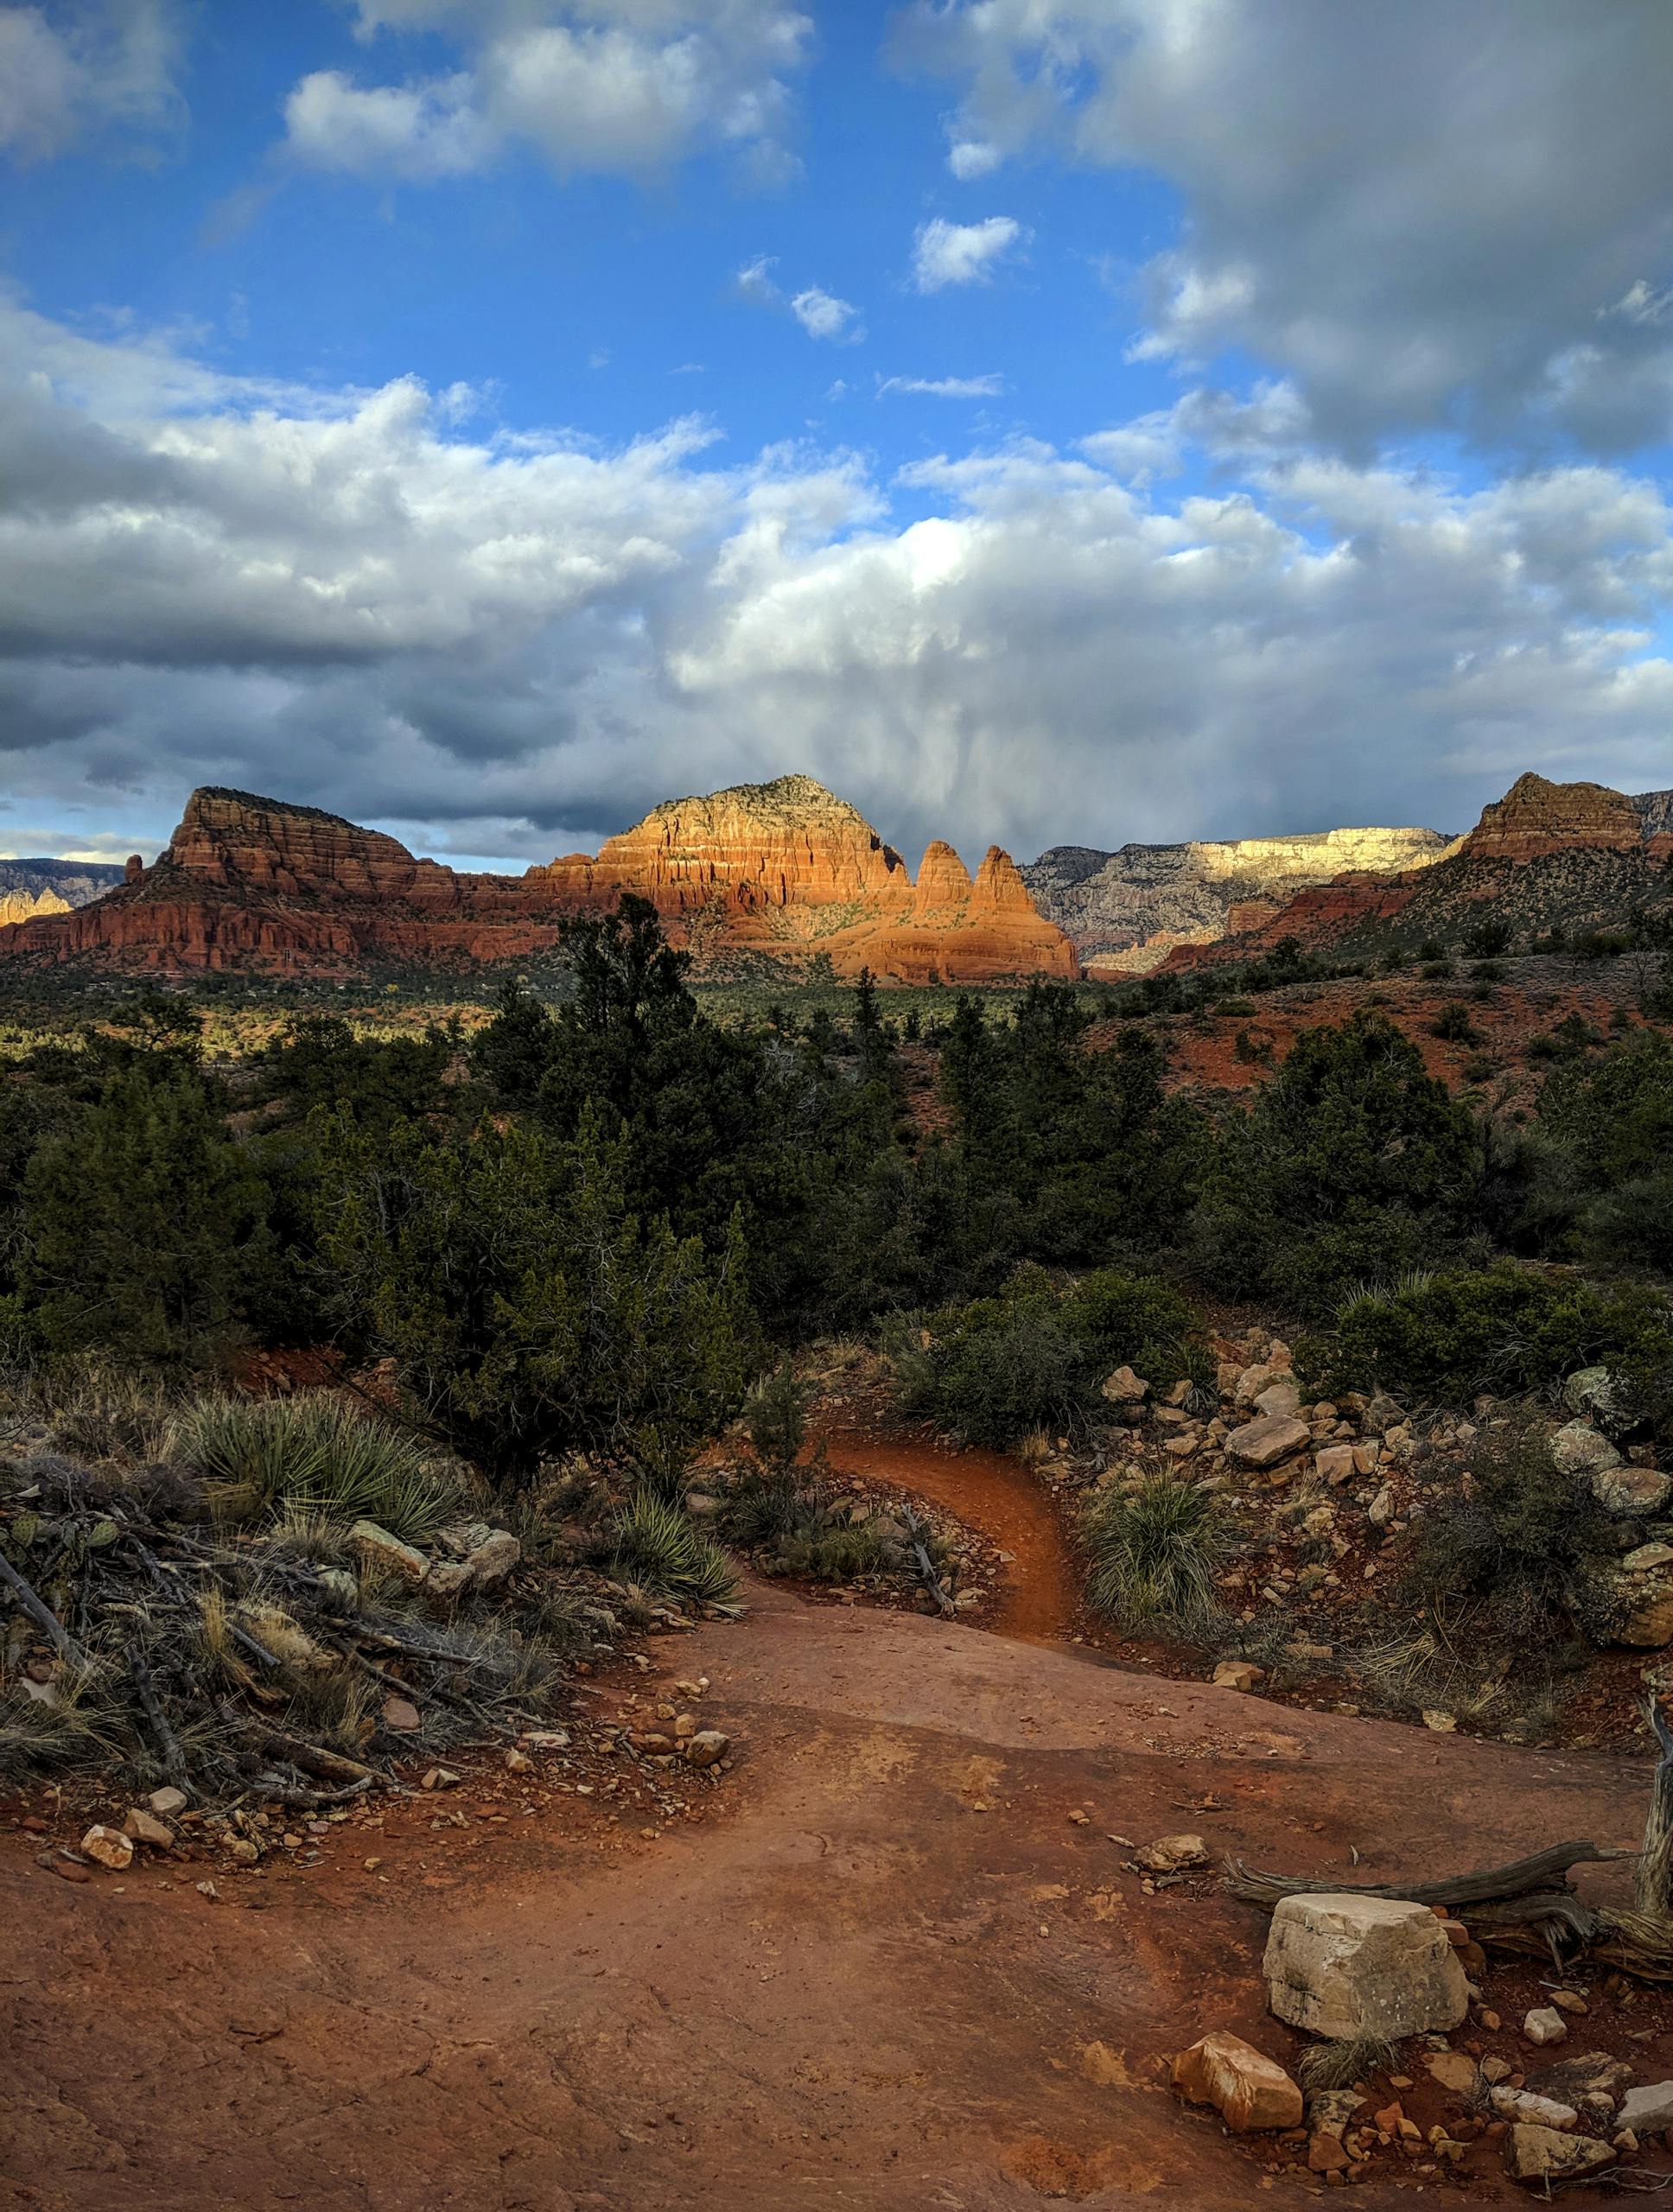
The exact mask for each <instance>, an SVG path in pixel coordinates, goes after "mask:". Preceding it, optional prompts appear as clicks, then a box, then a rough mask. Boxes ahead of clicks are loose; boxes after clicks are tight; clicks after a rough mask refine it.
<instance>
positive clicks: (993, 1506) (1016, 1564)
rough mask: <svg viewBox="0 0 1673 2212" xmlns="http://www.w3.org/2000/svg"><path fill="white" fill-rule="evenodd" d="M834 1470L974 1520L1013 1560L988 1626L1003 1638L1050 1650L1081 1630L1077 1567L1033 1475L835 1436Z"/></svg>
mask: <svg viewBox="0 0 1673 2212" xmlns="http://www.w3.org/2000/svg"><path fill="white" fill-rule="evenodd" d="M824 1446H825V1450H826V1452H827V1454H828V1456H829V1458H830V1464H831V1465H832V1466H833V1467H835V1468H837V1469H838V1470H840V1471H843V1472H844V1473H848V1474H856V1475H871V1476H875V1477H876V1478H877V1479H878V1480H879V1481H881V1482H886V1483H891V1484H894V1485H896V1486H897V1487H898V1488H900V1489H901V1490H904V1491H909V1492H910V1493H912V1494H913V1496H915V1497H921V1498H923V1499H925V1500H926V1502H927V1503H930V1504H932V1505H944V1506H945V1507H946V1509H947V1510H948V1511H949V1512H950V1513H954V1514H957V1516H958V1517H959V1518H960V1519H961V1520H964V1521H967V1522H970V1525H971V1526H972V1527H973V1528H976V1529H980V1530H982V1532H983V1534H984V1535H987V1536H989V1537H990V1538H991V1539H992V1541H994V1542H995V1543H996V1545H998V1546H999V1548H1001V1550H1002V1551H1007V1552H1009V1553H1010V1554H1012V1560H1013V1563H1012V1564H1011V1565H1010V1566H1009V1567H1008V1569H1007V1573H1006V1586H1005V1592H1004V1596H1003V1598H1002V1600H1001V1602H1000V1604H999V1605H998V1606H997V1608H996V1610H995V1611H994V1612H993V1613H992V1614H990V1615H989V1616H988V1617H987V1618H986V1620H985V1621H984V1623H983V1625H984V1626H987V1627H989V1628H991V1629H992V1630H995V1631H996V1633H998V1634H999V1635H1001V1636H1010V1637H1019V1638H1021V1640H1022V1641H1024V1642H1027V1643H1046V1642H1049V1641H1051V1640H1053V1638H1056V1637H1065V1636H1067V1635H1068V1634H1069V1633H1070V1631H1071V1630H1072V1627H1073V1625H1074V1618H1075V1605H1076V1599H1077V1595H1078V1592H1077V1585H1076V1580H1075V1570H1074V1563H1073V1561H1072V1559H1071V1558H1070V1556H1069V1550H1068V1546H1067V1545H1066V1542H1065V1541H1064V1536H1063V1529H1062V1527H1061V1525H1060V1523H1059V1520H1058V1516H1057V1509H1056V1507H1055V1506H1054V1505H1053V1503H1052V1500H1051V1498H1050V1497H1049V1496H1048V1495H1047V1494H1046V1491H1045V1489H1044V1488H1043V1487H1042V1485H1041V1484H1039V1483H1037V1482H1036V1481H1035V1480H1034V1478H1033V1476H1032V1475H1030V1474H1029V1472H1028V1471H1027V1468H1026V1467H1024V1466H1022V1465H1020V1464H1019V1463H1018V1462H1017V1461H1016V1460H1015V1459H1004V1458H1002V1456H1001V1454H1000V1453H998V1452H976V1451H970V1452H948V1451H945V1450H943V1449H940V1448H938V1446H935V1445H932V1444H927V1443H924V1442H920V1441H914V1440H910V1439H903V1438H898V1437H894V1438H887V1439H878V1438H875V1437H872V1436H867V1435H864V1434H862V1433H859V1432H857V1431H850V1430H844V1429H837V1430H832V1431H830V1432H828V1433H826V1434H825V1436H824Z"/></svg>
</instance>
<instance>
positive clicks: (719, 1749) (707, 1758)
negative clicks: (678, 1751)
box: [683, 1728, 732, 1766]
mask: <svg viewBox="0 0 1673 2212" xmlns="http://www.w3.org/2000/svg"><path fill="white" fill-rule="evenodd" d="M731 1744H732V1739H731V1738H730V1737H729V1736H723V1735H722V1733H721V1732H720V1730H719V1729H718V1728H700V1729H698V1731H697V1734H696V1735H695V1736H688V1737H687V1738H686V1739H685V1742H684V1746H683V1748H684V1753H685V1758H686V1762H687V1764H689V1765H691V1766H714V1765H716V1764H718V1763H719V1761H720V1760H722V1759H723V1758H725V1757H726V1754H727V1752H728V1751H729V1750H730V1749H731Z"/></svg>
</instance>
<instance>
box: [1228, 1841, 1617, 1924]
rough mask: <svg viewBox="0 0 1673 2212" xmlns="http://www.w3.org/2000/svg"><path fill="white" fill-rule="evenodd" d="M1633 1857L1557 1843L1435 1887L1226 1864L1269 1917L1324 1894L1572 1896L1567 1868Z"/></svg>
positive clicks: (1232, 1882) (1468, 1898)
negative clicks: (1281, 1907) (1297, 1900)
mask: <svg viewBox="0 0 1673 2212" xmlns="http://www.w3.org/2000/svg"><path fill="white" fill-rule="evenodd" d="M1632 1856H1633V1853H1632V1852H1630V1851H1627V1850H1624V1849H1620V1848H1618V1847H1614V1846H1608V1845H1599V1844H1595V1843H1590V1842H1587V1840H1585V1839H1584V1838H1583V1837H1582V1838H1581V1839H1579V1840H1576V1841H1574V1842H1569V1843H1553V1844H1550V1845H1548V1846H1547V1847H1546V1848H1545V1849H1544V1850H1543V1851H1536V1852H1534V1853H1531V1854H1530V1856H1529V1857H1528V1858H1526V1859H1512V1860H1511V1862H1510V1864H1509V1865H1508V1866H1484V1867H1482V1868H1481V1869H1480V1870H1479V1872H1476V1873H1473V1874H1450V1875H1446V1876H1443V1877H1442V1878H1441V1879H1440V1880H1439V1881H1432V1882H1345V1881H1342V1880H1340V1879H1339V1878H1337V1877H1336V1876H1335V1875H1332V1874H1273V1873H1269V1872H1266V1871H1265V1870H1264V1869H1263V1868H1262V1867H1258V1866H1249V1865H1247V1864H1246V1863H1245V1862H1244V1860H1243V1859H1227V1861H1226V1863H1225V1871H1226V1887H1227V1889H1229V1890H1230V1891H1231V1894H1232V1896H1233V1897H1241V1898H1242V1899H1243V1900H1244V1903H1245V1904H1257V1905H1259V1906H1260V1907H1261V1908H1262V1910H1263V1911H1265V1912H1270V1911H1271V1910H1272V1909H1273V1907H1274V1906H1275V1905H1276V1904H1277V1903H1278V1902H1279V1900H1280V1898H1282V1897H1303V1896H1305V1897H1317V1896H1321V1895H1325V1894H1330V1895H1333V1896H1345V1897H1406V1898H1409V1899H1410V1900H1411V1902H1412V1903H1413V1904H1444V1905H1446V1906H1447V1908H1448V1910H1450V1909H1451V1908H1452V1907H1453V1906H1454V1905H1459V1906H1464V1905H1485V1904H1502V1903H1503V1902H1504V1900H1505V1899H1507V1898H1510V1897H1531V1896H1534V1895H1536V1893H1537V1892H1539V1891H1549V1890H1550V1889H1551V1887H1552V1885H1553V1884H1556V1885H1559V1887H1560V1893H1562V1894H1568V1895H1572V1891H1569V1887H1568V1882H1567V1880H1566V1876H1567V1874H1568V1869H1569V1868H1570V1867H1571V1866H1583V1865H1586V1864H1587V1863H1588V1862H1598V1861H1602V1860H1606V1859H1631V1858H1632Z"/></svg>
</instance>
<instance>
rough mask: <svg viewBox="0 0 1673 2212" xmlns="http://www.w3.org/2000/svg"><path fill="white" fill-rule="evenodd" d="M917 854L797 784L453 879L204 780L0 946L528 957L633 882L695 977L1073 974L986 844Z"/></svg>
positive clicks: (173, 958)
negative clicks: (113, 867)
mask: <svg viewBox="0 0 1673 2212" xmlns="http://www.w3.org/2000/svg"><path fill="white" fill-rule="evenodd" d="M624 892H632V893H636V894H638V895H639V896H640V897H642V898H645V899H648V900H649V901H650V902H651V904H652V906H655V908H656V909H657V912H658V914H659V915H660V916H661V918H662V919H663V921H664V923H665V926H666V927H667V929H668V931H669V934H670V936H671V938H672V939H673V940H674V941H675V942H676V943H677V944H683V945H685V946H687V947H689V948H690V950H691V951H692V952H693V953H694V955H695V956H696V957H697V964H698V969H699V972H703V971H705V970H707V971H709V972H714V971H716V970H719V971H721V972H724V971H725V969H726V968H727V966H728V963H735V962H737V961H739V960H741V959H743V960H747V959H748V958H750V957H766V958H767V959H770V960H781V961H790V962H792V963H798V964H802V963H807V962H808V961H810V960H811V959H812V958H813V957H816V956H821V955H822V956H824V957H825V958H827V959H829V961H830V965H831V968H832V969H834V970H835V972H836V973H837V974H838V975H840V976H852V975H855V974H856V973H857V972H858V971H859V969H862V967H868V968H870V969H872V971H873V972H874V973H875V975H877V976H879V977H880V978H881V979H882V980H887V981H899V982H932V981H937V980H943V981H946V982H987V981H992V980H996V979H998V978H1002V977H1008V976H1033V975H1048V976H1059V977H1064V978H1068V977H1072V976H1074V975H1076V974H1077V973H1078V963H1077V960H1076V957H1075V952H1074V948H1073V946H1072V944H1070V942H1069V940H1068V939H1067V938H1066V937H1065V936H1064V934H1063V933H1062V932H1061V931H1059V929H1058V928H1057V927H1056V926H1055V925H1053V924H1052V923H1050V922H1048V921H1046V920H1045V919H1044V918H1042V917H1041V916H1040V914H1039V912H1037V911H1036V910H1035V907H1034V904H1033V902H1032V900H1031V899H1030V898H1029V895H1028V893H1027V887H1026V886H1025V885H1024V883H1023V881H1022V879H1021V875H1020V874H1019V873H1018V871H1017V869H1016V868H1015V865H1014V863H1013V862H1012V861H1011V860H1010V859H1009V857H1008V855H1006V854H1004V853H1002V852H1001V851H1000V850H999V849H998V848H997V847H993V848H990V849H989V853H988V855H987V857H986V858H985V859H984V861H983V863H982V866H981V868H980V869H979V870H978V871H977V873H976V877H975V879H974V880H971V878H970V875H969V874H968V873H967V872H966V871H965V869H964V865H963V863H962V861H959V859H958V857H957V855H956V854H955V853H953V852H952V850H951V848H950V847H947V846H945V845H934V846H932V847H931V849H930V851H929V853H928V854H927V855H926V867H925V868H924V869H922V870H921V871H920V874H919V883H918V884H917V885H914V884H913V879H912V876H911V874H910V873H909V871H908V870H907V868H906V864H905V862H904V861H903V860H902V859H901V857H900V855H899V854H898V853H897V852H895V851H894V849H892V848H891V847H889V846H887V845H886V844H885V843H884V842H883V841H882V840H881V838H880V837H879V836H878V835H877V833H876V831H875V829H872V827H871V825H870V824H869V823H868V822H867V821H866V820H865V819H864V817H862V815H860V814H859V813H858V812H857V811H856V810H855V809H854V808H853V807H851V806H849V805H848V804H846V802H844V801H843V800H841V799H838V798H835V797H834V796H833V795H832V794H831V793H830V792H829V791H826V790H825V789H824V786H823V785H819V784H817V783H815V782H814V781H813V779H811V777H805V776H789V777H782V778H780V779H778V781H776V782H774V783H771V784H765V785H739V786H737V787H736V788H735V789H733V790H730V791H718V792H715V793H713V794H711V795H710V796H709V797H707V798H692V799H681V800H676V801H671V802H669V803H668V804H665V805H662V806H658V807H657V808H654V809H653V810H652V812H651V813H650V814H649V815H647V816H646V817H645V819H644V820H643V821H642V822H640V823H637V824H636V825H635V826H634V827H633V829H629V830H627V831H625V832H623V833H622V835H621V836H618V837H613V838H610V839H609V840H607V842H606V843H605V845H604V847H603V848H602V849H601V851H600V853H599V854H598V855H596V857H595V856H593V855H588V854H572V855H568V856H567V857H564V858H561V859H558V860H555V861H550V862H549V863H546V864H544V865H543V866H538V867H534V868H530V869H529V870H528V871H527V872H526V873H525V874H524V875H522V876H520V877H519V876H504V875H492V874H466V873H461V872H459V871H456V870H455V869H453V868H446V867H444V866H442V864H441V863H440V862H438V861H431V860H423V859H418V858H417V857H415V855H412V854H411V853H410V852H409V851H408V850H407V849H406V848H405V846H404V845H402V844H401V843H399V842H398V840H397V839H395V838H393V837H390V836H385V835H383V834H382V833H380V832H378V831H377V830H372V829H364V828H362V827H360V826H359V825H358V824H357V823H352V822H348V821H346V820H344V819H343V818H342V817H340V816H337V815H333V814H328V813H326V812H324V811H323V810H321V809H319V808H317V807H309V806H300V805H293V804H288V803H286V802H284V801H282V800H277V799H271V798H258V797H257V796H255V795H254V794H252V793H250V792H245V791H226V790H222V789H219V788H214V787H210V788H206V789H203V790H200V791H194V792H193V794H192V796H191V798H190V799H189V800H188V804H187V807H186V810H185V813H184V815H183V817H182V818H181V823H180V827H179V828H178V829H176V830H175V835H174V836H173V837H172V839H171V840H170V841H169V846H168V849H167V850H166V851H164V852H163V853H162V855H160V856H159V858H158V859H157V861H156V863H155V864H154V865H153V866H152V867H150V868H141V867H139V866H138V865H137V863H133V862H130V866H129V869H128V872H127V876H126V880H124V882H123V884H122V885H121V886H120V887H119V888H118V889H116V890H114V891H112V892H111V893H109V894H108V895H107V896H106V897H105V898H104V899H100V900H99V902H98V903H97V904H96V905H94V906H86V907H81V908H78V909H77V910H75V911H74V912H68V913H60V914H54V915H49V916H34V917H31V918H28V919H25V920H21V921H20V923H19V925H18V926H17V927H16V929H15V930H12V931H8V932H7V933H6V935H5V936H4V938H0V957H16V958H22V959H26V960H29V961H33V962H36V963H41V964H52V963H62V962H67V961H76V960H91V961H94V962H97V963H99V965H101V966H115V967H118V968H121V969H140V970H144V969H159V970H162V971H166V972H176V973H190V972H193V971H200V970H206V969H250V970H252V971H258V972H262V973H265V974H272V975H294V974H306V975H309V976H352V975H353V974H355V973H357V972H359V971H362V970H364V969H366V968H367V967H370V966H374V965H394V964H425V965H437V966H449V965H450V966H461V967H466V966H473V965H482V964H487V963H501V962H508V961H526V960H528V959H530V958H531V957H535V956H537V955H538V954H540V953H542V952H544V951H547V950H550V948H551V947H552V946H553V945H555V944H556V943H557V938H558V934H559V930H560V927H561V925H562V923H563V920H564V919H565V918H567V917H569V916H572V915H575V914H578V913H588V912H607V911H608V910H610V909H611V908H613V907H614V905H615V903H616V901H617V899H618V898H619V897H620V895H621V894H622V893H624Z"/></svg>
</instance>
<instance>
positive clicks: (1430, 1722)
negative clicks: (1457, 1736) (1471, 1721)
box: [1423, 1709, 1458, 1736]
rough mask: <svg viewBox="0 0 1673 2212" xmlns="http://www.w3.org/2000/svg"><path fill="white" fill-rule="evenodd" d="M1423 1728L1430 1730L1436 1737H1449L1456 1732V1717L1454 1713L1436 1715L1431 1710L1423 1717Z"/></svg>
mask: <svg viewBox="0 0 1673 2212" xmlns="http://www.w3.org/2000/svg"><path fill="white" fill-rule="evenodd" d="M1423 1726H1425V1727H1426V1728H1432V1729H1433V1730H1434V1732H1435V1734H1436V1735H1437V1736H1450V1735H1453V1734H1454V1733H1455V1732H1456V1731H1457V1727H1458V1716H1457V1714H1456V1713H1437V1712H1435V1711H1434V1710H1433V1709H1431V1710H1430V1711H1428V1712H1427V1713H1425V1714H1424V1715H1423Z"/></svg>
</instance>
